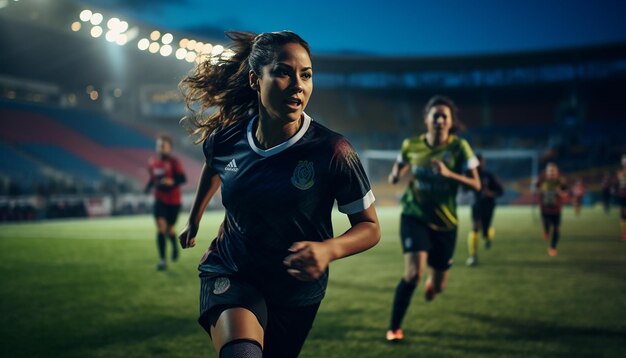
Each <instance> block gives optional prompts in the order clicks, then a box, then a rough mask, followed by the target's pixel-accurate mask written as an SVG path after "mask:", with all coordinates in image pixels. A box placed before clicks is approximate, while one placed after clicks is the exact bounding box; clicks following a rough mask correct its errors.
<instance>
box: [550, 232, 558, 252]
mask: <svg viewBox="0 0 626 358" xmlns="http://www.w3.org/2000/svg"><path fill="white" fill-rule="evenodd" d="M558 243H559V230H558V229H557V228H554V230H552V242H551V243H550V247H551V248H553V249H556V245H557V244H558Z"/></svg>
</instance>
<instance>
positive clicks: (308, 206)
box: [180, 31, 380, 358]
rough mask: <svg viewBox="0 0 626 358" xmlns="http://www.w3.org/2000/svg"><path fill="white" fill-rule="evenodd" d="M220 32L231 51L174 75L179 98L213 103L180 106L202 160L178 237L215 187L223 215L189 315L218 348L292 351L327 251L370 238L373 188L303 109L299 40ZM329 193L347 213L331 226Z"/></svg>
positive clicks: (322, 286) (318, 288)
mask: <svg viewBox="0 0 626 358" xmlns="http://www.w3.org/2000/svg"><path fill="white" fill-rule="evenodd" d="M228 36H229V38H230V39H231V40H233V41H234V46H235V47H234V54H233V55H232V56H231V57H228V58H226V57H224V58H221V59H215V58H213V59H209V60H206V62H203V63H199V64H198V65H197V67H196V69H195V71H194V73H193V74H190V75H189V76H188V77H186V78H185V79H184V80H183V81H182V83H181V87H182V89H183V93H184V95H185V99H186V102H187V104H188V107H189V108H193V105H194V104H199V105H200V107H201V108H209V107H217V108H218V109H219V110H218V111H217V112H215V113H214V114H212V115H210V116H209V117H207V118H202V116H201V115H200V114H198V113H194V116H193V117H190V119H191V120H192V127H195V128H196V133H197V134H199V135H200V138H199V140H201V141H203V150H204V154H205V158H206V162H205V164H204V167H203V169H202V174H201V178H200V183H199V184H198V190H197V192H196V196H195V198H194V202H193V205H192V208H191V212H190V214H189V220H188V223H187V226H186V227H185V229H184V230H183V231H182V233H181V235H180V240H181V244H182V246H183V248H185V247H192V246H194V245H195V238H196V235H197V232H198V226H199V224H200V219H201V217H202V213H203V212H204V209H205V208H206V206H207V204H208V202H209V200H210V199H211V197H212V196H213V194H214V193H215V191H216V190H217V189H218V188H220V186H221V189H222V202H223V204H224V207H225V209H226V215H225V218H224V222H223V223H222V225H221V228H220V230H219V232H218V233H217V237H216V238H215V239H214V240H213V241H212V242H211V245H210V247H209V249H208V251H207V253H206V254H205V256H204V257H203V259H202V261H201V263H200V266H199V270H200V279H201V287H200V317H199V319H198V322H199V323H200V324H201V325H202V327H203V328H204V329H205V330H206V331H207V333H209V335H210V336H211V339H212V341H213V346H214V347H215V349H216V350H217V352H219V356H220V357H222V358H224V357H250V358H253V357H261V356H264V357H286V358H290V357H296V356H298V354H299V352H300V350H301V348H302V345H303V344H304V341H305V339H306V337H307V335H308V333H309V330H310V329H311V327H312V325H313V320H314V319H315V316H316V314H317V310H318V308H319V305H320V302H321V300H322V298H323V297H324V294H325V291H326V286H327V282H328V265H329V264H330V262H332V261H334V260H337V259H340V258H342V257H345V256H349V255H352V254H356V253H358V252H361V251H364V250H367V249H369V248H370V247H372V246H374V245H375V244H376V243H377V242H378V240H379V239H380V227H379V224H378V219H377V217H376V211H375V209H374V205H373V203H374V196H373V194H372V191H371V190H370V184H369V181H368V179H367V177H366V175H365V171H364V170H363V167H362V165H361V162H360V160H359V158H358V156H357V154H356V152H355V151H354V149H353V148H352V146H351V145H350V143H348V141H347V140H346V139H345V138H344V137H343V136H341V135H339V134H337V133H335V132H332V131H330V130H329V129H327V128H326V127H324V126H322V125H321V124H319V123H317V122H314V121H313V120H312V119H311V118H310V117H309V116H308V115H307V114H306V113H304V108H305V107H306V105H307V103H308V101H309V98H310V96H311V93H312V90H313V68H312V63H311V55H310V50H309V45H308V44H307V43H306V42H305V41H304V40H303V39H302V38H300V36H298V35H297V34H295V33H293V32H290V31H281V32H272V33H263V34H260V35H257V36H255V35H254V34H250V33H241V32H231V33H228ZM212 61H213V62H212ZM215 61H217V64H215V63H214V62H215ZM335 201H337V204H338V208H339V211H341V212H343V213H344V214H346V215H347V216H348V218H349V220H350V224H351V227H350V229H348V231H346V232H345V233H343V234H340V235H338V236H336V237H335V235H334V234H333V228H332V222H331V212H332V209H333V204H334V202H335Z"/></svg>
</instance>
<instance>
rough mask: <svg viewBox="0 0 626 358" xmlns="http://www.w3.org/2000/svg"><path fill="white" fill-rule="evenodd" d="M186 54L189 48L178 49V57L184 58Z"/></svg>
mask: <svg viewBox="0 0 626 358" xmlns="http://www.w3.org/2000/svg"><path fill="white" fill-rule="evenodd" d="M186 56H187V50H185V49H184V48H179V49H178V50H176V58H177V59H179V60H184V59H185V57H186Z"/></svg>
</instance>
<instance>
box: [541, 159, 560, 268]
mask: <svg viewBox="0 0 626 358" xmlns="http://www.w3.org/2000/svg"><path fill="white" fill-rule="evenodd" d="M537 189H538V190H539V205H540V206H541V220H542V222H543V239H544V240H546V241H548V240H549V239H550V233H552V237H551V240H550V247H549V248H548V255H550V256H556V254H557V251H556V246H557V244H558V242H559V228H560V226H561V210H562V208H563V200H564V197H565V196H566V190H567V184H566V183H565V178H563V177H562V176H561V174H560V173H559V168H558V167H557V165H556V164H555V163H552V162H550V163H548V164H547V165H546V171H545V173H544V174H543V175H542V176H541V178H539V181H538V182H537Z"/></svg>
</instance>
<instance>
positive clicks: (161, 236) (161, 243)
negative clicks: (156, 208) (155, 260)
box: [157, 233, 165, 260]
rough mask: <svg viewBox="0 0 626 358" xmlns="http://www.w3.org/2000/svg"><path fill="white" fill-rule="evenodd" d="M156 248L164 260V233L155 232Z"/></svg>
mask: <svg viewBox="0 0 626 358" xmlns="http://www.w3.org/2000/svg"><path fill="white" fill-rule="evenodd" d="M157 248H158V249H159V258H160V259H161V260H165V235H164V234H160V233H159V234H157Z"/></svg>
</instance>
